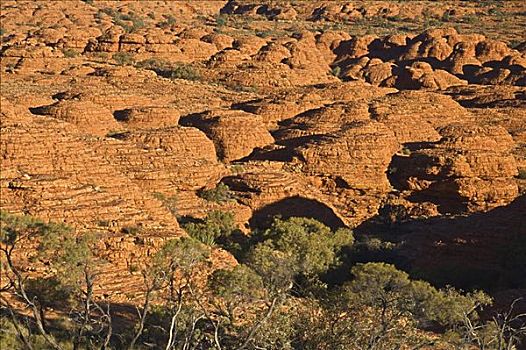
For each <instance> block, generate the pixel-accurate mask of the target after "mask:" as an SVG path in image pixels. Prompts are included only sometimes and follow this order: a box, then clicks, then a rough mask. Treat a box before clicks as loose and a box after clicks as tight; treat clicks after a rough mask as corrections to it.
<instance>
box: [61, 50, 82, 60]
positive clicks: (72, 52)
mask: <svg viewBox="0 0 526 350" xmlns="http://www.w3.org/2000/svg"><path fill="white" fill-rule="evenodd" d="M62 53H63V54H64V57H66V58H73V57H77V56H78V55H79V53H78V52H77V51H76V50H75V49H64V50H62Z"/></svg>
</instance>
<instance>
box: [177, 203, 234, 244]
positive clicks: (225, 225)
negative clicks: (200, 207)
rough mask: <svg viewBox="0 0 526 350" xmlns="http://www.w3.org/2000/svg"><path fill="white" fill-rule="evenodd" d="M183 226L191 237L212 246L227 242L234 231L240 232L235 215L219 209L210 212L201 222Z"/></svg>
mask: <svg viewBox="0 0 526 350" xmlns="http://www.w3.org/2000/svg"><path fill="white" fill-rule="evenodd" d="M183 228H184V229H185V231H186V232H188V234H189V235H190V236H191V237H193V238H195V239H197V240H198V241H200V242H202V243H204V244H206V245H210V246H213V245H215V244H216V243H218V242H220V241H221V242H225V240H226V239H227V238H228V237H230V236H231V235H232V234H233V233H235V232H239V229H238V227H237V224H236V222H235V219H234V215H233V214H232V213H230V212H223V211H219V210H213V211H211V212H209V213H208V214H207V216H206V217H205V218H204V219H203V220H202V221H201V222H190V223H187V224H184V225H183Z"/></svg>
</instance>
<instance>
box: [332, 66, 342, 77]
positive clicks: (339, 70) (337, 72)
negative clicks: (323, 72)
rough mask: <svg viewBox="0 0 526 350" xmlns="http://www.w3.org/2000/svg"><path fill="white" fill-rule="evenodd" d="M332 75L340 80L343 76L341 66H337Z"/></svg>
mask: <svg viewBox="0 0 526 350" xmlns="http://www.w3.org/2000/svg"><path fill="white" fill-rule="evenodd" d="M331 74H332V75H334V76H335V77H336V78H339V77H340V75H341V74H342V69H341V68H340V67H339V66H336V67H334V68H333V69H332V70H331Z"/></svg>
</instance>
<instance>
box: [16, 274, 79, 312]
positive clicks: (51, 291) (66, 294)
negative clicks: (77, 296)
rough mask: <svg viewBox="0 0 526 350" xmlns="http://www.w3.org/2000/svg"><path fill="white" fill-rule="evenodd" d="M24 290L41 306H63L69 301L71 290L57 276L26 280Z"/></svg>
mask: <svg viewBox="0 0 526 350" xmlns="http://www.w3.org/2000/svg"><path fill="white" fill-rule="evenodd" d="M26 292H27V294H28V296H29V297H30V298H31V299H36V300H38V302H39V303H40V305H41V306H42V307H43V308H48V307H56V306H64V305H65V304H67V302H68V301H70V298H71V297H72V293H73V290H72V288H71V287H69V286H66V285H64V284H63V283H62V281H60V280H59V279H58V278H57V277H53V276H52V277H36V278H30V279H28V280H27V281H26Z"/></svg>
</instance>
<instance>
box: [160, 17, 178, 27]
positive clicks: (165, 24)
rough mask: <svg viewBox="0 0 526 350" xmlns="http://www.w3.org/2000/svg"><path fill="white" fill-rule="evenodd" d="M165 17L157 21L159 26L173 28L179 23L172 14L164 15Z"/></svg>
mask: <svg viewBox="0 0 526 350" xmlns="http://www.w3.org/2000/svg"><path fill="white" fill-rule="evenodd" d="M163 17H164V18H165V20H164V21H161V22H159V23H157V27H159V28H164V29H166V28H171V27H172V26H174V25H175V24H176V23H177V21H176V19H175V17H174V16H172V15H163Z"/></svg>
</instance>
